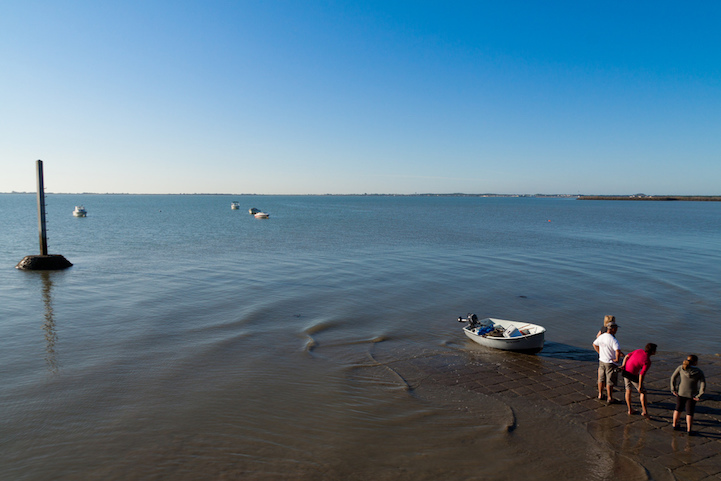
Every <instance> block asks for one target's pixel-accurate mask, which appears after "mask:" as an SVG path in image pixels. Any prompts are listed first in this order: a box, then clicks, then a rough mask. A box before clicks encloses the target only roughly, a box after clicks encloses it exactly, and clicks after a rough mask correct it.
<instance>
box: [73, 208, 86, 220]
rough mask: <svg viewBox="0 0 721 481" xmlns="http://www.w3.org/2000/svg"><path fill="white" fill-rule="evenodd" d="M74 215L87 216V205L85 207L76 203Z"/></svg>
mask: <svg viewBox="0 0 721 481" xmlns="http://www.w3.org/2000/svg"><path fill="white" fill-rule="evenodd" d="M73 215H74V216H75V217H87V216H88V211H87V210H85V207H83V206H82V205H76V206H75V210H74V211H73Z"/></svg>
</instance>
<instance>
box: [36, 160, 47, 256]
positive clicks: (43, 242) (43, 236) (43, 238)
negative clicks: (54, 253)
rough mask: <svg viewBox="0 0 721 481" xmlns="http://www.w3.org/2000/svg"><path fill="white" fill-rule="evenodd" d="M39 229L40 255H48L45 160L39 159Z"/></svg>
mask: <svg viewBox="0 0 721 481" xmlns="http://www.w3.org/2000/svg"><path fill="white" fill-rule="evenodd" d="M36 164H37V171H38V231H39V233H40V255H41V256H46V255H48V235H47V230H46V228H45V185H44V182H43V161H42V160H38V161H37V162H36Z"/></svg>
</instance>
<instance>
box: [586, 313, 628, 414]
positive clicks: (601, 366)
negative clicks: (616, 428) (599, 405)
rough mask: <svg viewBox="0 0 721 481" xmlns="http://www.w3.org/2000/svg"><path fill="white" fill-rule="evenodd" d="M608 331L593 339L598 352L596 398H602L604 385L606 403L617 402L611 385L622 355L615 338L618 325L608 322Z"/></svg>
mask: <svg viewBox="0 0 721 481" xmlns="http://www.w3.org/2000/svg"><path fill="white" fill-rule="evenodd" d="M607 327H608V331H607V332H605V333H604V334H601V335H600V336H598V337H597V338H596V340H595V341H593V348H594V349H595V350H596V352H597V353H598V399H603V387H604V386H606V403H608V404H613V403H617V402H618V401H616V400H615V399H613V386H615V385H616V380H617V379H618V363H619V362H620V361H621V358H622V357H623V353H622V352H621V347H620V346H619V344H618V341H617V340H616V332H617V331H618V325H617V324H616V323H615V322H611V323H609V324H608V326H607Z"/></svg>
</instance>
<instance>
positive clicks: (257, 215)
mask: <svg viewBox="0 0 721 481" xmlns="http://www.w3.org/2000/svg"><path fill="white" fill-rule="evenodd" d="M253 215H254V216H255V218H256V219H267V218H268V217H270V214H268V213H266V212H256V213H255V214H253Z"/></svg>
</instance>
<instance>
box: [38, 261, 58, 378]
mask: <svg viewBox="0 0 721 481" xmlns="http://www.w3.org/2000/svg"><path fill="white" fill-rule="evenodd" d="M51 276H52V273H51V272H49V271H42V272H40V278H41V279H42V283H43V288H42V295H43V306H44V308H45V312H44V315H45V323H44V324H43V331H45V362H46V363H47V365H48V370H49V371H50V372H52V373H57V372H58V359H57V352H56V351H55V345H56V343H57V341H58V332H57V330H56V329H55V318H54V316H53V298H52V289H53V280H52V279H51Z"/></svg>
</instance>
